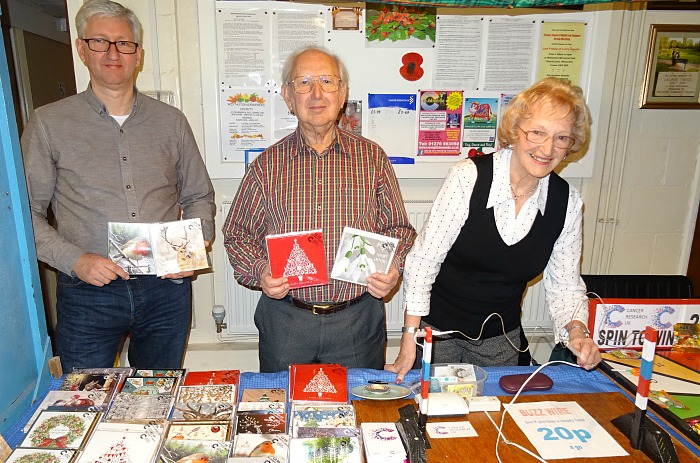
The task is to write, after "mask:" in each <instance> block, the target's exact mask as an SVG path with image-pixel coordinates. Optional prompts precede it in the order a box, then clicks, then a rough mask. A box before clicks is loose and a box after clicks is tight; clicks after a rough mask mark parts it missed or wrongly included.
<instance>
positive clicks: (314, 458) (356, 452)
mask: <svg viewBox="0 0 700 463" xmlns="http://www.w3.org/2000/svg"><path fill="white" fill-rule="evenodd" d="M289 454H290V455H294V461H295V463H307V462H308V463H311V462H318V461H332V462H333V463H361V462H362V447H361V446H360V439H359V438H358V437H309V438H297V439H292V440H291V441H290V444H289Z"/></svg>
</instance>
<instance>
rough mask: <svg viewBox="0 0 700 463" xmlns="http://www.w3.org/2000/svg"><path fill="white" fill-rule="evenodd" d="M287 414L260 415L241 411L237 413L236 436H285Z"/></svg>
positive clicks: (254, 412) (255, 412)
mask: <svg viewBox="0 0 700 463" xmlns="http://www.w3.org/2000/svg"><path fill="white" fill-rule="evenodd" d="M286 432H287V414H286V413H258V412H257V411H239V412H238V413H236V434H285V433H286Z"/></svg>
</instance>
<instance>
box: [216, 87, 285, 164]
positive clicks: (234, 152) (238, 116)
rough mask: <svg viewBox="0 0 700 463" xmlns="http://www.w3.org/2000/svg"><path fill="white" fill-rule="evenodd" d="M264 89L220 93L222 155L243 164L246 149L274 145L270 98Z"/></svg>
mask: <svg viewBox="0 0 700 463" xmlns="http://www.w3.org/2000/svg"><path fill="white" fill-rule="evenodd" d="M268 94H269V91H268V90H267V89H265V88H258V89H254V88H251V87H231V88H229V89H228V90H227V91H224V92H222V93H221V156H222V161H223V162H231V161H236V162H242V161H244V160H245V152H246V150H252V149H256V148H262V149H265V148H267V147H268V146H270V145H271V144H272V137H271V135H272V134H271V129H270V124H269V121H270V120H271V117H272V109H271V104H270V101H271V97H270V96H269V95H268Z"/></svg>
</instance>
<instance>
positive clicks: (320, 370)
mask: <svg viewBox="0 0 700 463" xmlns="http://www.w3.org/2000/svg"><path fill="white" fill-rule="evenodd" d="M289 400H290V401H291V402H300V403H314V402H316V403H318V402H323V403H334V404H338V403H340V404H344V403H347V402H348V370H347V368H345V367H344V366H342V365H338V364H321V363H317V364H292V365H289Z"/></svg>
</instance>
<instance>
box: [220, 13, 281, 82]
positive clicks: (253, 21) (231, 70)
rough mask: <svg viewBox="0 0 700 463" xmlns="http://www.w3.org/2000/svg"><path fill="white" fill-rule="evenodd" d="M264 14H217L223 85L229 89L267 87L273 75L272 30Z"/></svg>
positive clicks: (221, 80)
mask: <svg viewBox="0 0 700 463" xmlns="http://www.w3.org/2000/svg"><path fill="white" fill-rule="evenodd" d="M268 16H269V15H267V14H265V11H264V10H262V9H261V10H246V11H242V10H229V9H221V10H219V11H218V12H217V15H216V20H217V28H216V33H217V41H218V43H219V44H220V46H219V51H218V53H219V81H220V82H222V83H226V84H228V85H265V77H266V76H269V75H270V54H269V53H268V50H269V49H270V37H269V36H270V26H269V19H268Z"/></svg>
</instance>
